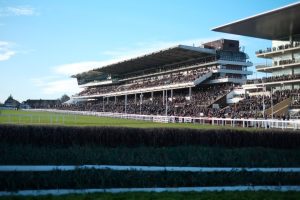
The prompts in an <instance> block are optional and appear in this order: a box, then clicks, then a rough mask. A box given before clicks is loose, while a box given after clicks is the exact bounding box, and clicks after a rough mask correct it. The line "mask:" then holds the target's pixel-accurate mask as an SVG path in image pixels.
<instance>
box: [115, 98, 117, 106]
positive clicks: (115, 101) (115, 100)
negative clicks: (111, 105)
mask: <svg viewBox="0 0 300 200" xmlns="http://www.w3.org/2000/svg"><path fill="white" fill-rule="evenodd" d="M116 103H117V96H115V104H116Z"/></svg>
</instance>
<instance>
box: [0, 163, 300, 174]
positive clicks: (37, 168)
mask: <svg viewBox="0 0 300 200" xmlns="http://www.w3.org/2000/svg"><path fill="white" fill-rule="evenodd" d="M88 169H96V170H114V171H144V172H145V171H146V172H262V173H274V172H278V173H291V172H293V173H300V167H182V166H134V165H133V166H131V165H0V172H46V171H54V170H62V171H74V170H88Z"/></svg>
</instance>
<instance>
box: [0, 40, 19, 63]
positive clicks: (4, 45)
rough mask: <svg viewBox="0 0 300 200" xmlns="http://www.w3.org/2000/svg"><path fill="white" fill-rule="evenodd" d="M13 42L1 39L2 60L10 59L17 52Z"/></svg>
mask: <svg viewBox="0 0 300 200" xmlns="http://www.w3.org/2000/svg"><path fill="white" fill-rule="evenodd" d="M11 48H12V44H11V43H9V42H6V41H0V61H5V60H9V59H10V58H11V57H12V56H14V55H15V54H16V52H15V51H13V50H12V49H11Z"/></svg>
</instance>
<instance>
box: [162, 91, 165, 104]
mask: <svg viewBox="0 0 300 200" xmlns="http://www.w3.org/2000/svg"><path fill="white" fill-rule="evenodd" d="M162 99H163V105H165V91H164V90H163V98H162Z"/></svg>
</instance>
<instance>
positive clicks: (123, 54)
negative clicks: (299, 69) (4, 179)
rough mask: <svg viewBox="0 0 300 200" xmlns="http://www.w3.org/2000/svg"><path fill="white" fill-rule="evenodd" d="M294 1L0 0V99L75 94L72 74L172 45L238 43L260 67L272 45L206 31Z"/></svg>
mask: <svg viewBox="0 0 300 200" xmlns="http://www.w3.org/2000/svg"><path fill="white" fill-rule="evenodd" d="M295 2H297V1H295V0H265V1H262V0H227V1H224V0H209V1H208V0H106V1H104V0H89V1H86V0H76V1H75V0H43V1H40V0H0V102H2V103H3V102H4V101H5V99H7V97H8V96H9V95H12V96H13V97H14V98H15V99H17V100H19V101H21V102H22V101H25V100H27V99H58V98H60V97H61V96H62V95H63V94H67V95H73V94H75V93H78V92H79V91H80V88H79V87H78V86H77V82H76V79H74V78H71V75H73V74H77V73H80V72H83V71H87V70H90V69H93V68H97V67H101V66H104V65H107V64H110V63H114V62H118V61H121V60H124V59H128V58H133V57H136V56H140V55H143V54H146V53H150V52H152V51H157V50H160V49H164V48H168V47H172V46H175V45H178V44H183V45H195V46H199V45H201V44H202V43H204V42H207V41H210V40H216V39H220V38H225V39H236V40H240V46H243V47H244V48H245V52H246V53H247V54H248V55H249V57H250V61H252V62H253V63H254V65H257V64H259V63H263V62H265V61H264V60H261V59H258V58H256V57H255V51H257V50H259V49H266V48H267V47H270V46H271V42H270V41H267V40H262V39H256V38H250V37H243V36H237V35H230V34H225V33H217V32H213V31H211V29H212V28H214V27H217V26H220V25H223V24H226V23H230V22H232V21H235V20H239V19H242V18H245V17H248V16H251V15H255V14H258V13H261V12H264V11H268V10H271V9H275V8H278V7H282V6H285V5H288V4H291V3H295ZM249 69H250V70H252V71H255V67H251V68H249ZM257 76H261V75H260V74H257V73H254V75H253V76H252V78H255V77H257Z"/></svg>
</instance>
